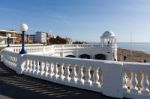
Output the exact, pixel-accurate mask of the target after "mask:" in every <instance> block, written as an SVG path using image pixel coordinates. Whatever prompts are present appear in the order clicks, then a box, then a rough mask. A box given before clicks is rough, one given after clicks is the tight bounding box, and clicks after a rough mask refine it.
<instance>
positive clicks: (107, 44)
mask: <svg viewBox="0 0 150 99" xmlns="http://www.w3.org/2000/svg"><path fill="white" fill-rule="evenodd" d="M101 45H102V48H103V50H104V51H105V55H106V56H107V58H106V59H107V60H115V61H116V60H117V44H116V36H115V34H114V33H113V32H111V31H105V32H104V33H103V34H102V36H101Z"/></svg>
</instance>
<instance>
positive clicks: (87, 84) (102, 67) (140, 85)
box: [1, 48, 150, 99]
mask: <svg viewBox="0 0 150 99" xmlns="http://www.w3.org/2000/svg"><path fill="white" fill-rule="evenodd" d="M51 49H53V48H51ZM34 51H35V53H36V52H40V51H41V53H42V51H43V50H38V51H37V50H34V49H32V50H31V52H30V54H24V55H20V54H18V53H17V51H15V50H14V49H11V48H6V49H3V50H2V51H1V58H2V62H3V63H4V64H5V65H6V66H7V67H9V68H11V69H12V70H14V71H16V72H17V73H18V74H25V75H28V76H31V77H35V78H39V79H43V80H47V81H51V82H55V83H59V84H62V85H67V86H71V87H76V88H81V89H86V90H91V91H96V92H100V93H102V94H104V95H106V96H111V97H117V98H123V97H126V98H133V99H149V98H150V91H149V90H150V85H149V81H150V79H149V78H150V64H149V63H136V62H117V61H108V60H105V61H102V60H88V59H84V60H83V59H78V58H65V57H55V56H43V54H42V55H35V54H32V53H34ZM52 51H53V50H52ZM39 54H40V53H39Z"/></svg>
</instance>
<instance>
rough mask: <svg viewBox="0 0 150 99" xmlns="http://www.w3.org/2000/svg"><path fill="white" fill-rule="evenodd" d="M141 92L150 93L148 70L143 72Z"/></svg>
mask: <svg viewBox="0 0 150 99" xmlns="http://www.w3.org/2000/svg"><path fill="white" fill-rule="evenodd" d="M141 86H142V88H141V93H142V94H143V95H148V94H149V89H148V87H149V81H148V74H147V73H146V72H143V73H142V80H141Z"/></svg>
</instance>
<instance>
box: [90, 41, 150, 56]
mask: <svg viewBox="0 0 150 99" xmlns="http://www.w3.org/2000/svg"><path fill="white" fill-rule="evenodd" d="M90 44H93V43H91V42H90ZM94 44H98V43H96V42H94ZM117 46H118V48H124V49H129V50H135V51H143V52H145V53H148V54H150V42H146V43H145V42H144V43H143V42H132V43H131V42H119V43H117Z"/></svg>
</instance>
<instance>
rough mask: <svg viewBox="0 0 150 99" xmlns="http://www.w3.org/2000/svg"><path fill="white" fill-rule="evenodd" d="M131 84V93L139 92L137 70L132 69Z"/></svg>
mask: <svg viewBox="0 0 150 99" xmlns="http://www.w3.org/2000/svg"><path fill="white" fill-rule="evenodd" d="M130 84H131V90H130V92H131V94H137V93H138V88H137V84H138V81H137V77H136V72H135V71H131V81H130Z"/></svg>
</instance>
